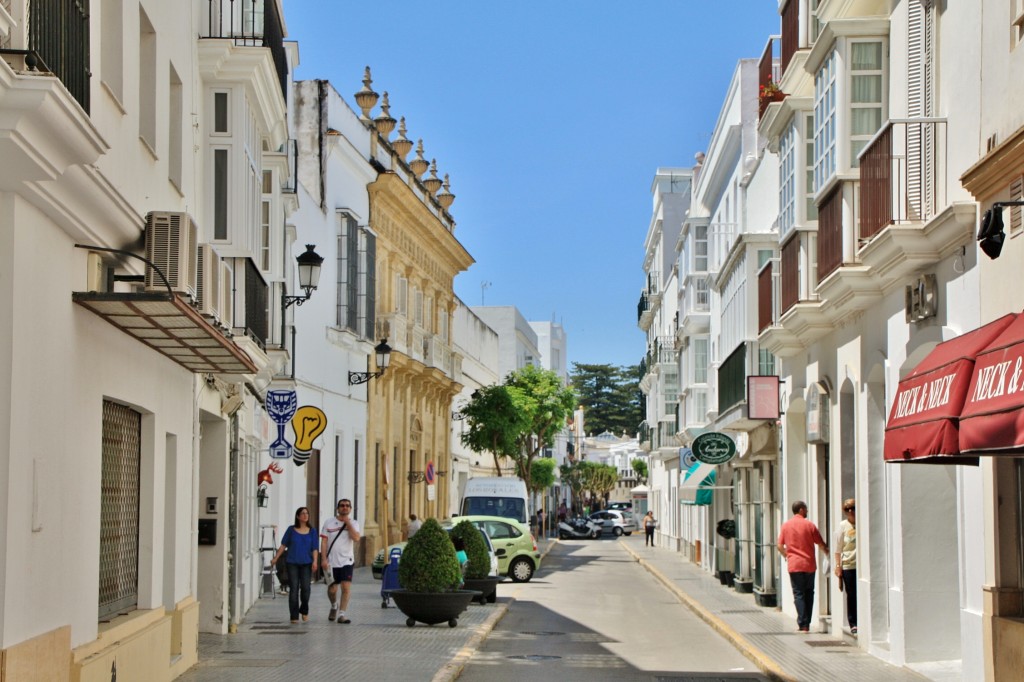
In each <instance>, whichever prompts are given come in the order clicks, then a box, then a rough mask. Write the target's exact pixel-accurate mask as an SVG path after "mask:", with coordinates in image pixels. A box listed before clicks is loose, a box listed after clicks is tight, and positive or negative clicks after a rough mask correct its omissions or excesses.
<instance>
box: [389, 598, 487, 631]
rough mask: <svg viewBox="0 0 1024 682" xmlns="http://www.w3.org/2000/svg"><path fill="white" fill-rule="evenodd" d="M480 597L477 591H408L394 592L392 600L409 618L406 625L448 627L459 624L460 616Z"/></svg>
mask: <svg viewBox="0 0 1024 682" xmlns="http://www.w3.org/2000/svg"><path fill="white" fill-rule="evenodd" d="M479 596H480V592H477V591H475V590H455V591H453V592H409V591H408V590H404V589H403V590H392V591H391V598H392V599H394V600H395V606H397V607H398V609H399V610H400V611H401V612H402V613H404V614H405V615H406V616H408V617H409V618H408V619H407V620H406V621H405V624H406V625H408V626H409V627H412V626H413V625H415V624H416V623H426V624H427V625H434V624H435V623H444V622H447V623H448V627H455V626H456V625H458V624H459V621H458V618H459V615H460V614H461V613H462V612H463V611H465V610H466V607H468V606H469V602H471V601H473V599H475V598H476V597H479Z"/></svg>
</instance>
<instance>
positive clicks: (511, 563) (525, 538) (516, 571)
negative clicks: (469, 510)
mask: <svg viewBox="0 0 1024 682" xmlns="http://www.w3.org/2000/svg"><path fill="white" fill-rule="evenodd" d="M460 521H470V522H472V523H473V525H475V526H476V527H477V528H479V529H480V530H482V531H483V532H484V533H486V534H487V535H488V537H490V538H491V543H492V544H493V545H494V553H495V554H496V555H497V557H498V575H507V576H508V577H509V578H511V579H512V580H513V581H514V582H517V583H526V582H530V578H532V577H533V574H534V573H536V571H537V569H538V568H540V552H539V551H538V550H537V541H536V540H535V539H534V537H533V534H531V533H530V528H529V526H527V525H526V524H525V523H520V522H518V521H513V520H512V519H508V518H505V517H503V516H457V517H455V518H454V519H452V520H451V521H446V522H445V523H444V524H442V525H444V526H445V527H450V526H451V525H453V524H455V523H458V522H460Z"/></svg>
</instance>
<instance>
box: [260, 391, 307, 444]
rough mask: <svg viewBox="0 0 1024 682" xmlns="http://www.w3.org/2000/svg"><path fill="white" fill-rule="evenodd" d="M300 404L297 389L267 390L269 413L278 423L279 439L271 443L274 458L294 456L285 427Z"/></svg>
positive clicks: (267, 408)
mask: <svg viewBox="0 0 1024 682" xmlns="http://www.w3.org/2000/svg"><path fill="white" fill-rule="evenodd" d="M298 404H299V400H298V397H297V396H296V395H295V391H267V403H266V410H267V415H268V416H269V417H270V418H271V420H273V422H274V423H275V424H277V439H276V440H275V441H274V442H273V443H271V444H270V456H271V457H273V458H274V459H288V458H289V457H291V456H292V444H291V443H289V442H288V440H287V439H285V437H284V427H285V424H287V423H288V422H290V421H291V419H292V416H294V415H295V409H296V408H297V407H298Z"/></svg>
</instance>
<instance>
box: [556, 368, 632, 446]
mask: <svg viewBox="0 0 1024 682" xmlns="http://www.w3.org/2000/svg"><path fill="white" fill-rule="evenodd" d="M569 379H570V381H571V383H572V387H573V389H574V390H575V391H576V394H577V395H578V396H579V403H580V404H581V405H583V407H584V408H585V410H586V417H585V419H586V423H585V424H584V426H585V428H586V431H587V433H591V434H596V433H604V432H605V431H608V432H610V433H614V434H616V435H621V434H623V433H626V434H629V435H633V434H634V433H636V429H637V425H638V424H639V423H640V422H641V421H642V420H643V395H642V393H641V392H640V374H639V368H638V367H637V366H636V365H633V366H629V367H616V366H614V365H608V364H596V365H595V364H586V363H580V362H574V363H573V364H572V372H570V374H569Z"/></svg>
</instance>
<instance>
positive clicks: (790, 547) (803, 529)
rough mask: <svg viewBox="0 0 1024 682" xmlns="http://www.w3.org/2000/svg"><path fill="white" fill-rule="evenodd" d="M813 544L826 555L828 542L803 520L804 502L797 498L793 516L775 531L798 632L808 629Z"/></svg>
mask: <svg viewBox="0 0 1024 682" xmlns="http://www.w3.org/2000/svg"><path fill="white" fill-rule="evenodd" d="M815 545H820V546H821V548H822V549H824V550H825V556H828V545H826V544H825V541H824V540H823V539H822V537H821V533H819V532H818V527H817V526H815V525H814V524H813V523H812V522H810V521H808V520H807V503H806V502H803V501H802V500H797V501H796V502H794V503H793V518H791V519H790V520H789V521H786V522H785V523H784V524H782V529H781V530H780V531H779V541H778V547H779V554H781V555H782V558H783V559H785V560H786V565H787V566H788V568H789V583H790V584H791V585H792V586H793V601H795V602H796V624H797V627H799V628H800V632H810V631H811V617H812V614H813V612H814V572H815V570H816V569H817V568H818V563H817V561H815V553H814V546H815Z"/></svg>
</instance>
